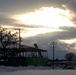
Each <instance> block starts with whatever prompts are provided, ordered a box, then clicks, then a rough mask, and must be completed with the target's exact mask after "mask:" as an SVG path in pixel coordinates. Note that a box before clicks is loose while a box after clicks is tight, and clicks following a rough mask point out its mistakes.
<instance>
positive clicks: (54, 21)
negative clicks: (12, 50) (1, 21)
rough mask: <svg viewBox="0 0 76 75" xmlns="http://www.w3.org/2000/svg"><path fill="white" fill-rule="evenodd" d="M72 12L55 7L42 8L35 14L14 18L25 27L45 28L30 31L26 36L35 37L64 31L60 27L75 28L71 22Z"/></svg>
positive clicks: (15, 16)
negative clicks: (37, 26)
mask: <svg viewBox="0 0 76 75" xmlns="http://www.w3.org/2000/svg"><path fill="white" fill-rule="evenodd" d="M70 16H71V15H70V11H69V10H63V9H59V8H54V7H42V8H40V9H39V10H37V9H36V10H35V11H34V12H29V13H27V14H21V15H14V16H13V18H14V19H16V20H18V21H20V22H21V23H22V24H24V25H28V26H32V25H34V26H36V25H39V26H44V28H43V27H41V29H39V28H38V29H37V28H36V30H37V31H35V30H31V29H32V28H29V29H30V30H29V31H28V32H27V33H26V34H25V35H26V36H31V35H32V36H33V35H34V36H35V35H37V34H44V33H47V32H56V31H63V30H61V29H60V28H59V27H63V26H67V27H74V24H73V23H72V21H70Z"/></svg>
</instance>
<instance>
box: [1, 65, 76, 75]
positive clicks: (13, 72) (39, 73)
mask: <svg viewBox="0 0 76 75" xmlns="http://www.w3.org/2000/svg"><path fill="white" fill-rule="evenodd" d="M0 75H76V70H61V69H60V70H57V69H55V70H52V67H43V66H36V67H35V66H27V67H21V66H19V67H5V66H0Z"/></svg>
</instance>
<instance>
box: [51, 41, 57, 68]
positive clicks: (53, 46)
mask: <svg viewBox="0 0 76 75" xmlns="http://www.w3.org/2000/svg"><path fill="white" fill-rule="evenodd" d="M56 44H57V43H56V42H54V41H53V42H52V44H50V45H52V48H53V69H54V51H55V45H56Z"/></svg>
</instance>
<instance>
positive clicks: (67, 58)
mask: <svg viewBox="0 0 76 75" xmlns="http://www.w3.org/2000/svg"><path fill="white" fill-rule="evenodd" d="M65 59H66V60H69V61H71V60H74V59H75V55H74V53H67V54H66V55H65Z"/></svg>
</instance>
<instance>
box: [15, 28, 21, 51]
mask: <svg viewBox="0 0 76 75" xmlns="http://www.w3.org/2000/svg"><path fill="white" fill-rule="evenodd" d="M15 30H18V31H19V51H20V49H21V35H20V33H21V29H20V28H18V29H15Z"/></svg>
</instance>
